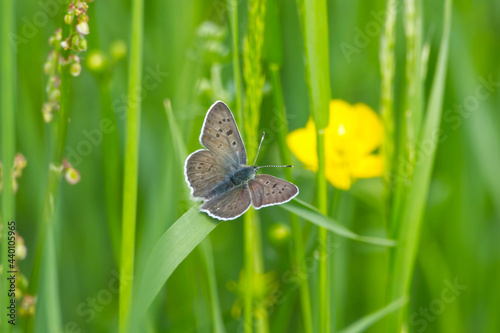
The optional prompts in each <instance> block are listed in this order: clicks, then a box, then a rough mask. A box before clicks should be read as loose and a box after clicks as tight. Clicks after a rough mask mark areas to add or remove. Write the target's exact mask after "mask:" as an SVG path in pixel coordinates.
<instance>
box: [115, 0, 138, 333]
mask: <svg viewBox="0 0 500 333" xmlns="http://www.w3.org/2000/svg"><path fill="white" fill-rule="evenodd" d="M143 19H144V1H143V0H134V1H133V2H132V25H131V26H132V33H131V45H130V59H129V69H128V70H129V74H128V97H127V99H128V102H127V105H128V109H127V124H126V136H127V137H126V142H125V169H124V180H123V206H122V246H121V264H120V277H121V279H126V278H127V277H133V276H134V253H135V229H136V218H137V178H138V168H139V130H140V118H141V99H140V94H138V92H140V89H141V76H142V45H143ZM132 285H133V283H121V284H120V300H119V323H118V326H119V332H120V333H127V332H128V331H129V325H130V320H129V317H130V311H131V305H132Z"/></svg>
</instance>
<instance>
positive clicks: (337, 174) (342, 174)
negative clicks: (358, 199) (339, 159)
mask: <svg viewBox="0 0 500 333" xmlns="http://www.w3.org/2000/svg"><path fill="white" fill-rule="evenodd" d="M326 179H327V180H328V181H329V182H330V184H332V185H333V186H334V187H336V188H338V189H340V190H348V189H349V188H351V185H352V183H353V179H352V178H351V175H350V173H349V168H347V167H346V166H341V165H340V164H330V165H327V167H326Z"/></svg>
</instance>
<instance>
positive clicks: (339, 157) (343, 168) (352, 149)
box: [287, 99, 384, 190]
mask: <svg viewBox="0 0 500 333" xmlns="http://www.w3.org/2000/svg"><path fill="white" fill-rule="evenodd" d="M382 137H383V127H382V122H381V120H380V118H379V117H378V115H377V114H376V113H375V111H373V110H372V109H371V108H370V107H369V106H367V105H365V104H362V103H358V104H355V105H350V104H349V103H347V102H345V101H342V100H338V99H336V100H332V101H330V122H329V124H328V127H327V128H326V129H325V159H326V161H325V163H326V165H325V167H326V178H327V179H328V181H329V182H330V183H331V184H332V185H333V186H335V187H336V188H338V189H342V190H348V189H349V188H350V187H351V185H352V184H353V183H354V181H355V180H356V179H359V178H371V177H378V176H381V175H382V173H383V170H384V166H383V159H382V156H381V155H380V154H375V153H374V151H375V150H376V149H377V148H378V147H379V146H380V144H381V143H382ZM287 144H288V147H289V148H290V150H291V151H292V152H293V153H294V155H295V156H297V158H298V159H299V160H300V161H301V162H302V163H304V164H305V165H306V167H307V168H308V169H311V170H313V171H317V170H318V159H317V155H316V130H315V126H314V122H313V121H312V120H311V119H309V121H308V122H307V124H306V127H305V128H299V129H297V130H295V131H293V132H291V133H290V134H288V136H287Z"/></svg>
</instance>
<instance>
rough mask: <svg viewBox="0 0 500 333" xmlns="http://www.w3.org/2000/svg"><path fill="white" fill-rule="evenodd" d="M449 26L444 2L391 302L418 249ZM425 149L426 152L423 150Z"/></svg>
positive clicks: (403, 286)
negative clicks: (439, 40)
mask: <svg viewBox="0 0 500 333" xmlns="http://www.w3.org/2000/svg"><path fill="white" fill-rule="evenodd" d="M450 26H451V0H447V1H446V2H445V9H444V30H443V37H442V39H441V46H440V50H439V56H438V61H437V66H436V72H435V75H434V80H433V84H432V90H431V95H430V98H429V102H428V105H427V115H426V119H425V123H424V127H423V128H422V133H421V136H420V139H419V147H420V150H419V156H418V157H417V160H418V161H419V163H417V164H416V167H415V171H414V178H413V183H412V187H411V190H410V193H409V195H408V203H407V206H406V209H405V211H404V214H403V216H404V218H403V224H402V227H401V231H400V233H399V237H398V240H399V244H400V246H399V247H398V248H396V250H395V257H394V270H393V279H394V280H393V286H392V299H395V298H400V297H402V296H405V295H406V294H407V293H408V292H409V288H410V285H411V277H412V274H413V269H414V264H415V258H416V255H417V250H418V242H419V235H420V226H421V222H422V215H423V212H424V208H425V201H426V198H427V194H428V190H429V184H430V179H431V173H432V167H433V164H434V157H435V153H436V148H437V143H438V142H437V139H436V133H437V132H438V130H439V127H440V121H441V113H442V104H443V96H444V87H445V78H446V69H447V63H448V47H449V43H448V41H449V37H450ZM424 147H425V149H424ZM403 316H404V310H402V311H400V318H399V324H398V328H400V327H401V326H402V324H403V323H402V322H403V320H404V319H403Z"/></svg>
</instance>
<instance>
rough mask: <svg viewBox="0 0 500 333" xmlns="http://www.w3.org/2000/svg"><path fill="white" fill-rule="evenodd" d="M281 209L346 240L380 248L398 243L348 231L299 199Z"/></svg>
mask: <svg viewBox="0 0 500 333" xmlns="http://www.w3.org/2000/svg"><path fill="white" fill-rule="evenodd" d="M280 207H282V208H283V209H286V210H287V211H289V212H292V213H294V214H297V215H298V216H300V217H302V218H304V219H306V220H308V221H310V222H311V223H314V224H316V225H317V226H319V227H322V228H325V229H327V230H329V231H331V232H333V233H335V234H337V235H339V236H342V237H345V238H349V239H352V240H356V241H359V242H363V243H368V244H373V245H380V246H395V245H396V242H395V241H393V240H391V239H385V238H378V237H370V236H360V235H358V234H356V233H354V232H352V231H351V230H349V229H347V228H346V227H344V226H343V225H342V224H340V223H338V222H337V221H335V220H334V219H332V218H331V217H329V216H326V215H323V214H321V212H320V211H319V210H318V209H317V208H315V207H313V206H311V205H309V204H307V203H305V202H303V201H301V200H298V199H294V200H292V201H291V202H289V203H287V204H286V205H281V206H280Z"/></svg>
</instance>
